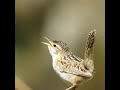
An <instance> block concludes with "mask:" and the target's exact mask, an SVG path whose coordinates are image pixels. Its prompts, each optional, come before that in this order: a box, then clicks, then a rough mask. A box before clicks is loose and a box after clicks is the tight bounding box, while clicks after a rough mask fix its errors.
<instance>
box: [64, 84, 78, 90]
mask: <svg viewBox="0 0 120 90" xmlns="http://www.w3.org/2000/svg"><path fill="white" fill-rule="evenodd" d="M76 87H77V85H72V86H71V87H69V88H67V89H65V90H75V89H76Z"/></svg>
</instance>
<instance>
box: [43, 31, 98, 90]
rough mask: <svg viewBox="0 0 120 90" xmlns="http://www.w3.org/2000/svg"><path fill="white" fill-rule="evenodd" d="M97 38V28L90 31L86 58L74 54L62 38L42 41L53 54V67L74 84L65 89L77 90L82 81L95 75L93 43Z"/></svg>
mask: <svg viewBox="0 0 120 90" xmlns="http://www.w3.org/2000/svg"><path fill="white" fill-rule="evenodd" d="M95 38H96V30H93V31H91V32H90V33H89V35H88V38H87V42H86V45H85V54H84V59H81V58H79V57H77V56H76V55H74V54H73V53H72V52H71V51H70V49H69V47H68V46H67V44H66V43H64V42H62V41H60V40H50V39H48V38H46V37H45V39H47V40H48V42H49V43H45V42H42V43H44V44H46V45H47V46H48V49H49V52H50V54H51V56H52V65H53V69H54V70H55V71H56V73H57V74H59V76H60V77H61V78H62V79H63V80H65V81H67V82H69V83H71V84H72V86H70V87H68V88H67V89H65V90H75V88H76V87H77V86H79V85H80V84H81V83H83V82H85V81H88V80H90V79H91V78H92V77H93V70H94V64H93V56H92V55H93V44H94V41H95Z"/></svg>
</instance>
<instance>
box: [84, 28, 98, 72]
mask: <svg viewBox="0 0 120 90" xmlns="http://www.w3.org/2000/svg"><path fill="white" fill-rule="evenodd" d="M95 38H96V30H93V31H91V32H90V33H89V35H88V38H87V41H86V45H85V54H84V62H85V66H86V68H87V69H88V70H89V71H90V72H93V70H94V64H93V44H94V41H95Z"/></svg>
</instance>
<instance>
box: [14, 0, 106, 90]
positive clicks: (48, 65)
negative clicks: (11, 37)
mask: <svg viewBox="0 0 120 90" xmlns="http://www.w3.org/2000/svg"><path fill="white" fill-rule="evenodd" d="M93 29H96V30H97V38H96V41H95V44H94V64H95V74H94V78H93V79H92V80H90V81H89V82H86V83H84V84H83V85H81V86H80V87H79V88H77V90H105V0H15V75H16V77H15V86H16V88H18V90H30V88H31V89H32V90H65V89H66V88H67V85H66V84H65V83H64V82H63V81H62V80H61V79H60V78H59V77H58V75H57V74H56V73H55V72H54V70H53V68H52V59H51V56H50V54H49V52H48V48H47V46H46V45H44V44H42V43H41V42H42V41H46V40H45V39H44V38H43V37H48V38H50V39H57V40H62V41H64V42H66V43H67V44H68V45H69V47H70V48H71V51H72V52H73V53H74V54H75V55H77V56H79V57H81V58H83V55H84V46H85V42H86V38H87V35H88V33H89V32H90V31H91V30H93ZM25 85H26V86H25ZM19 88H21V89H19Z"/></svg>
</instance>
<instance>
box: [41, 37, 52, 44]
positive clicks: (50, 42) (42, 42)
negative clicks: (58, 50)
mask: <svg viewBox="0 0 120 90" xmlns="http://www.w3.org/2000/svg"><path fill="white" fill-rule="evenodd" d="M44 38H45V39H46V40H48V42H49V43H46V42H42V43H43V44H46V45H48V46H52V43H51V40H50V39H48V38H47V37H44Z"/></svg>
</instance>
